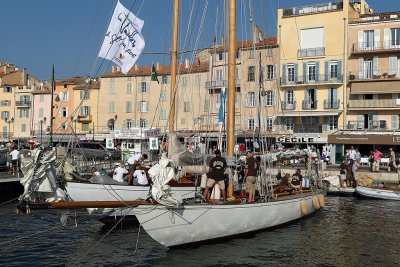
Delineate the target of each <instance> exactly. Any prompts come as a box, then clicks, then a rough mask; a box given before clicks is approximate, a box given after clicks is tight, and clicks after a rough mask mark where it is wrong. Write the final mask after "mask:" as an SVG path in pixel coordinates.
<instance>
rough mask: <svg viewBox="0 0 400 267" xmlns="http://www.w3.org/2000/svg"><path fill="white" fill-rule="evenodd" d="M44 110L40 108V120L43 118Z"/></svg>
mask: <svg viewBox="0 0 400 267" xmlns="http://www.w3.org/2000/svg"><path fill="white" fill-rule="evenodd" d="M43 113H44V110H43V108H39V118H43Z"/></svg>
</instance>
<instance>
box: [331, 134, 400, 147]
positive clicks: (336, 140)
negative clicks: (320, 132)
mask: <svg viewBox="0 0 400 267" xmlns="http://www.w3.org/2000/svg"><path fill="white" fill-rule="evenodd" d="M328 143H329V144H349V145H361V144H365V145H372V144H375V145H400V136H398V135H391V134H381V135H376V134H359V135H356V134H340V135H336V134H332V135H328Z"/></svg>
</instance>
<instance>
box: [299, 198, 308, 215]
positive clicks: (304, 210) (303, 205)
mask: <svg viewBox="0 0 400 267" xmlns="http://www.w3.org/2000/svg"><path fill="white" fill-rule="evenodd" d="M300 211H301V215H306V214H307V213H308V209H307V204H306V202H305V201H304V200H301V201H300Z"/></svg>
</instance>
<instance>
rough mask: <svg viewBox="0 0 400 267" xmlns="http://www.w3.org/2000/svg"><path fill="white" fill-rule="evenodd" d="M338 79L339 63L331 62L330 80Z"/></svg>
mask: <svg viewBox="0 0 400 267" xmlns="http://www.w3.org/2000/svg"><path fill="white" fill-rule="evenodd" d="M337 77H338V63H337V61H331V62H329V78H330V79H336V78H337Z"/></svg>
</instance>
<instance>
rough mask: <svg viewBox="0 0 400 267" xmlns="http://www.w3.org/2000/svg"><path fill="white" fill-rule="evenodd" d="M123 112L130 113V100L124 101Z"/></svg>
mask: <svg viewBox="0 0 400 267" xmlns="http://www.w3.org/2000/svg"><path fill="white" fill-rule="evenodd" d="M125 112H126V113H132V101H126V105H125Z"/></svg>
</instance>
